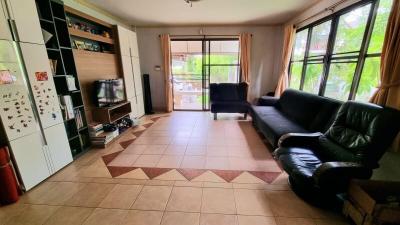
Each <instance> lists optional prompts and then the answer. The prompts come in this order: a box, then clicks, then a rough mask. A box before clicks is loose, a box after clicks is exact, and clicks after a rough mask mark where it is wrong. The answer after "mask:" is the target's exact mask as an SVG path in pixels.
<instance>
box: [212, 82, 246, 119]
mask: <svg viewBox="0 0 400 225" xmlns="http://www.w3.org/2000/svg"><path fill="white" fill-rule="evenodd" d="M247 89H248V85H247V83H238V84H231V83H221V84H214V83H213V84H210V106H211V112H212V113H214V119H215V120H216V119H217V113H244V118H245V119H246V116H247V113H248V111H249V107H250V104H249V103H248V102H247Z"/></svg>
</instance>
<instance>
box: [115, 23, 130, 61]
mask: <svg viewBox="0 0 400 225" xmlns="http://www.w3.org/2000/svg"><path fill="white" fill-rule="evenodd" d="M117 31H118V39H119V49H120V53H121V55H122V56H130V43H129V32H130V31H129V30H127V29H125V28H123V27H121V26H117Z"/></svg>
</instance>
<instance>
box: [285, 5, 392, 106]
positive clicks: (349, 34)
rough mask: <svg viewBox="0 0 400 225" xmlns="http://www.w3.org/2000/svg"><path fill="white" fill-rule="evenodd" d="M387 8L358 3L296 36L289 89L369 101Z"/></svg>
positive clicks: (386, 19)
mask: <svg viewBox="0 0 400 225" xmlns="http://www.w3.org/2000/svg"><path fill="white" fill-rule="evenodd" d="M392 3H393V0H367V1H361V2H360V3H357V4H356V5H353V6H350V7H349V8H346V9H344V10H341V11H339V12H338V13H336V14H333V15H332V16H329V17H327V18H324V19H323V20H321V21H318V22H316V23H314V24H311V25H310V26H307V27H305V28H302V29H301V30H299V31H298V32H297V35H296V41H295V45H294V48H293V55H292V60H291V63H290V73H289V74H290V84H289V86H290V88H294V89H300V90H303V91H306V92H310V93H314V94H319V95H323V96H327V97H331V98H335V99H339V100H348V99H356V100H358V101H368V100H369V98H370V97H371V96H372V94H373V93H374V91H375V90H376V87H377V86H378V85H379V71H380V56H381V51H382V45H383V40H384V35H385V30H386V25H387V21H388V18H389V14H390V10H391V7H392Z"/></svg>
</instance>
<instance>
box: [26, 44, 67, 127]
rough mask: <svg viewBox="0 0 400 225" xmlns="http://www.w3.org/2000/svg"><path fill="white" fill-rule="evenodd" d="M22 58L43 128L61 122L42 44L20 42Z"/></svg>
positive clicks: (51, 77) (54, 89) (58, 106)
mask: <svg viewBox="0 0 400 225" xmlns="http://www.w3.org/2000/svg"><path fill="white" fill-rule="evenodd" d="M20 46H21V51H22V58H23V60H24V63H25V67H26V71H27V73H28V78H29V82H30V84H31V87H32V92H33V97H34V99H35V102H36V106H37V111H38V113H39V117H40V121H41V122H42V125H43V128H44V129H46V128H47V127H50V126H54V125H56V124H59V123H62V122H63V119H62V114H61V109H60V103H59V101H58V97H57V92H56V87H55V85H54V80H53V76H52V73H51V69H50V65H49V60H48V57H47V52H46V48H45V46H44V45H39V44H30V43H20Z"/></svg>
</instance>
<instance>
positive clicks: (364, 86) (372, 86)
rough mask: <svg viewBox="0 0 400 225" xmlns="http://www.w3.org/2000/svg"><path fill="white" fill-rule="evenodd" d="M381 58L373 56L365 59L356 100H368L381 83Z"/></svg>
mask: <svg viewBox="0 0 400 225" xmlns="http://www.w3.org/2000/svg"><path fill="white" fill-rule="evenodd" d="M380 65H381V58H380V57H373V58H367V59H366V60H365V64H364V68H363V72H362V74H361V80H360V84H359V85H358V89H357V95H356V100H357V101H363V102H367V101H368V100H369V99H370V98H371V97H372V95H373V94H374V92H375V91H376V89H377V88H376V87H377V86H378V84H379V74H380Z"/></svg>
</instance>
